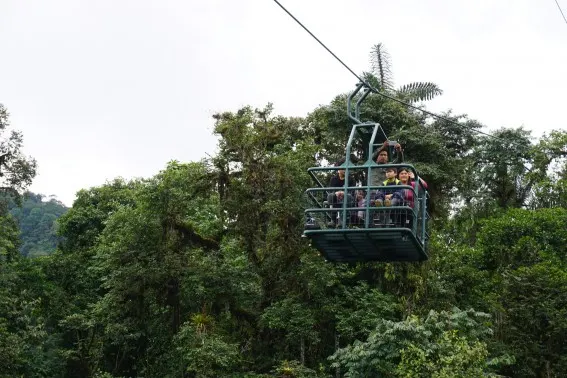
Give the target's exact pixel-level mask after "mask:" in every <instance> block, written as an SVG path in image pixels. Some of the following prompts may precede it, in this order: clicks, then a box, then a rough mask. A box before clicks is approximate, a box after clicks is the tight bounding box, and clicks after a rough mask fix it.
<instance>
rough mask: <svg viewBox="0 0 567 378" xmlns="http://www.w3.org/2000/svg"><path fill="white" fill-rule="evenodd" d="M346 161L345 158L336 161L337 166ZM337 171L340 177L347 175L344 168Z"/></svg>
mask: <svg viewBox="0 0 567 378" xmlns="http://www.w3.org/2000/svg"><path fill="white" fill-rule="evenodd" d="M344 162H345V159H340V160H337V162H336V163H335V167H340V166H341V165H343V164H344ZM337 173H338V175H339V177H340V178H343V177H345V170H344V169H339V170H338V171H337Z"/></svg>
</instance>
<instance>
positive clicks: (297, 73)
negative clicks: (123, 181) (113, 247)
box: [0, 0, 567, 205]
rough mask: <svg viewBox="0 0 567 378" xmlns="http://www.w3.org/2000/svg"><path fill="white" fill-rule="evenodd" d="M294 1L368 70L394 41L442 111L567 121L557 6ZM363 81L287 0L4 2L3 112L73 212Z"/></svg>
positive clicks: (398, 58)
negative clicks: (217, 133)
mask: <svg viewBox="0 0 567 378" xmlns="http://www.w3.org/2000/svg"><path fill="white" fill-rule="evenodd" d="M558 1H559V4H560V5H561V6H562V8H563V10H564V12H567V0H558ZM281 2H282V3H283V4H284V5H285V6H286V7H287V8H288V9H289V10H290V11H291V12H292V13H294V14H295V15H296V16H297V17H298V18H299V19H300V20H301V21H302V22H304V23H305V24H306V25H307V26H308V27H309V28H311V30H312V31H313V32H314V33H316V34H317V35H318V36H319V38H320V39H322V40H323V41H324V42H325V43H327V45H328V46H329V47H330V48H331V49H333V50H334V51H335V53H337V54H338V55H339V56H340V57H342V58H343V60H345V61H346V63H347V64H349V65H350V66H351V67H352V68H353V69H354V70H355V71H356V72H362V71H364V70H367V69H368V68H369V62H368V58H369V56H368V54H369V50H370V48H371V46H372V45H374V44H376V43H378V42H382V43H384V44H385V46H386V48H387V50H388V51H389V53H390V55H391V57H392V63H393V73H394V80H395V83H396V84H397V85H402V84H405V83H409V82H413V81H432V82H435V83H436V84H438V85H439V86H440V87H441V88H442V89H443V90H444V94H443V96H442V97H440V98H439V99H436V100H434V101H432V102H430V103H428V105H427V106H428V109H429V110H434V111H444V110H447V109H453V110H454V111H455V112H462V113H467V114H468V115H469V116H470V117H471V118H474V119H477V120H479V121H480V122H482V123H483V124H485V125H487V126H488V127H489V128H490V129H495V128H499V127H503V126H505V127H518V126H521V125H524V126H525V127H526V128H528V129H531V130H533V131H534V134H535V135H540V134H541V133H542V132H545V131H548V130H551V129H558V128H566V126H567V121H566V116H565V108H567V95H566V90H567V24H566V23H565V22H564V20H563V18H562V17H561V14H560V13H559V10H558V8H557V5H556V4H555V2H554V0H537V1H536V0H459V1H450V0H427V1H426V0H400V1H391V0H390V1H386V0H281ZM354 84H356V79H355V78H354V77H352V76H351V74H350V73H349V72H348V71H346V70H345V69H344V68H343V67H342V66H340V65H339V64H338V63H337V62H336V61H335V60H333V59H332V58H331V56H330V55H329V54H328V53H327V52H326V51H324V50H323V49H322V48H320V47H319V46H318V45H317V44H316V42H315V41H314V40H313V39H311V37H309V36H308V35H307V34H306V33H305V32H304V31H303V30H302V29H300V28H299V27H298V25H296V24H295V23H294V22H293V21H292V20H291V19H290V18H289V17H288V16H287V15H286V14H285V13H284V12H283V11H282V10H281V9H280V8H279V7H278V6H277V5H276V4H275V3H274V2H273V1H272V0H238V1H236V0H200V1H195V0H183V1H182V0H160V1H157V0H154V1H149V0H112V1H110V0H50V1H46V0H35V1H31V0H0V103H3V104H4V105H5V106H6V107H7V108H8V110H9V112H10V114H11V123H12V126H13V127H14V128H16V129H19V130H21V131H23V133H24V138H25V152H26V154H28V155H31V156H33V157H35V158H36V159H37V161H38V163H39V175H38V176H37V177H36V179H35V182H34V184H33V186H32V187H31V190H33V191H34V192H39V193H43V194H45V195H51V194H55V195H56V196H57V197H58V198H59V200H61V201H63V202H64V203H65V204H67V205H71V204H72V202H73V199H74V197H75V193H76V192H77V191H78V190H80V189H82V188H88V187H91V186H97V185H101V184H104V182H105V181H106V180H111V179H113V178H115V177H118V176H121V177H124V178H132V177H150V176H152V175H154V174H156V173H158V172H159V170H161V169H163V168H164V167H165V165H166V163H167V162H168V161H170V160H173V159H176V160H180V161H183V162H186V161H194V160H199V159H200V158H202V157H204V156H206V155H205V154H206V153H209V154H213V153H214V152H215V150H216V139H215V137H214V136H213V135H212V127H213V119H212V117H211V116H212V114H214V113H216V112H219V111H234V110H237V109H238V108H239V107H240V106H243V105H247V104H250V105H252V106H255V107H261V106H263V105H265V104H266V103H268V102H273V103H274V105H275V109H276V112H277V113H279V114H283V115H294V116H304V115H306V114H307V113H308V112H309V111H311V110H312V109H314V108H315V107H316V106H317V105H320V104H326V103H328V102H329V101H330V100H331V99H332V98H333V97H334V96H335V95H337V94H339V93H343V92H346V91H348V90H350V89H351V88H353V86H354Z"/></svg>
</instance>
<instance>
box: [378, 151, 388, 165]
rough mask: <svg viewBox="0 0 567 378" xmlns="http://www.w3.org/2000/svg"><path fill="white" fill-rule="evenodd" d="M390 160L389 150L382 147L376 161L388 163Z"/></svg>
mask: <svg viewBox="0 0 567 378" xmlns="http://www.w3.org/2000/svg"><path fill="white" fill-rule="evenodd" d="M387 162H388V151H387V150H386V149H385V148H382V149H380V150H379V151H378V157H376V163H378V164H386V163H387Z"/></svg>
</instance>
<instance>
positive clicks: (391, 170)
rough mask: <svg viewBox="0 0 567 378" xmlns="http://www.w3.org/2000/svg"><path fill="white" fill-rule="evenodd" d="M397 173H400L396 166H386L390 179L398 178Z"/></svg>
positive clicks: (387, 176) (387, 175)
mask: <svg viewBox="0 0 567 378" xmlns="http://www.w3.org/2000/svg"><path fill="white" fill-rule="evenodd" d="M397 174H398V170H397V169H396V168H392V167H390V168H386V178H387V179H388V180H391V179H394V178H396V176H397Z"/></svg>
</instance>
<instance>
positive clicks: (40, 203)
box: [8, 192, 67, 257]
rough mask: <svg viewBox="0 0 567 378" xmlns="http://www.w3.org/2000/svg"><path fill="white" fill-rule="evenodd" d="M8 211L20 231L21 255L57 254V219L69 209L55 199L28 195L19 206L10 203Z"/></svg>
mask: <svg viewBox="0 0 567 378" xmlns="http://www.w3.org/2000/svg"><path fill="white" fill-rule="evenodd" d="M8 210H9V212H10V214H11V215H12V216H13V217H14V218H15V219H16V221H17V223H18V226H19V229H20V239H21V247H20V253H21V254H22V255H23V256H27V257H36V256H43V255H49V254H51V253H53V252H55V248H56V247H57V242H58V240H59V238H58V237H57V223H56V221H57V219H59V218H60V217H61V215H63V214H65V212H66V211H67V208H66V207H65V205H63V203H61V202H60V201H57V200H56V199H55V198H50V199H49V200H48V201H45V200H44V197H43V196H42V195H41V194H34V193H31V192H28V193H26V194H25V195H24V196H23V199H21V203H20V204H19V205H18V204H17V203H16V202H15V201H13V200H10V201H9V202H8Z"/></svg>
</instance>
